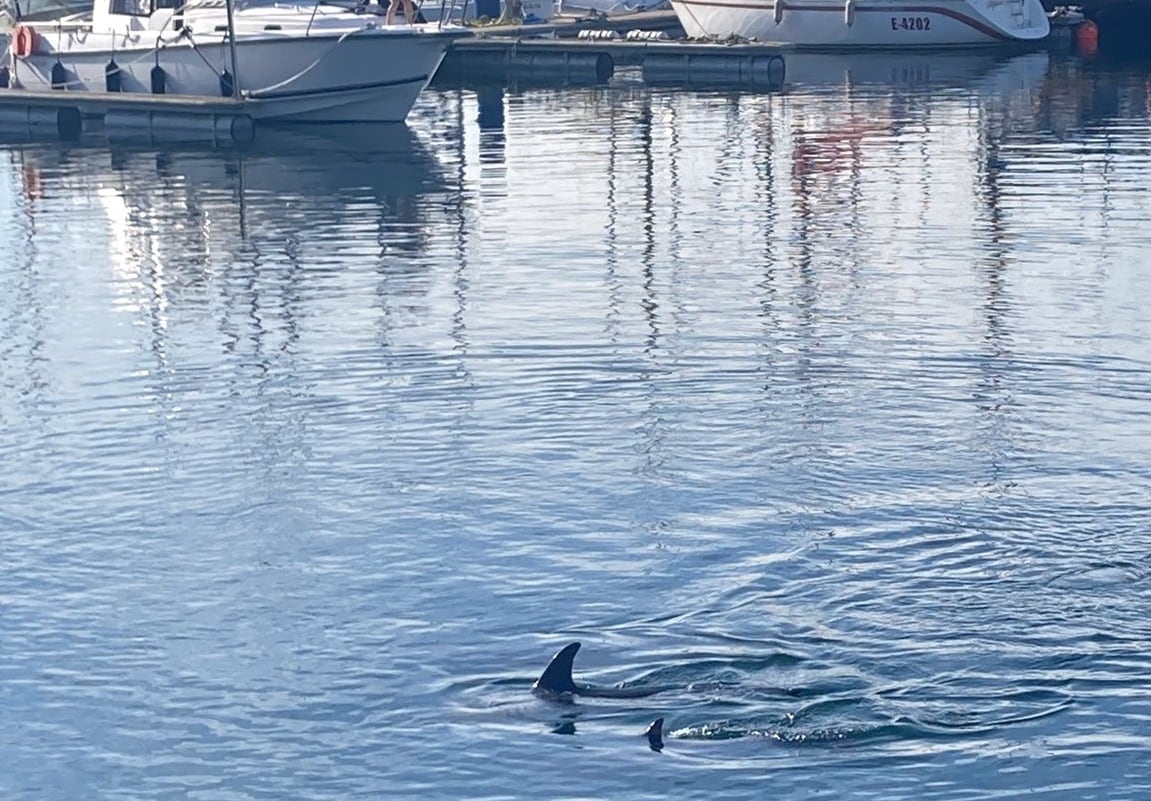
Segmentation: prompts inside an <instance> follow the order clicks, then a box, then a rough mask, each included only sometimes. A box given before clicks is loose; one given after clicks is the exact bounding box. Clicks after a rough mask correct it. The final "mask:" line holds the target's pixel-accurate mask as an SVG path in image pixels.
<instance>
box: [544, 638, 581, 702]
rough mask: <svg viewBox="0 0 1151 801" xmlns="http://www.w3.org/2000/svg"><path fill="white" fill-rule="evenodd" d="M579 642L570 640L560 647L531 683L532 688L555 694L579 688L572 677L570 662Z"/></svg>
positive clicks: (570, 691) (578, 646) (572, 691)
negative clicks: (533, 682)
mask: <svg viewBox="0 0 1151 801" xmlns="http://www.w3.org/2000/svg"><path fill="white" fill-rule="evenodd" d="M579 648H580V644H579V643H578V642H571V643H568V644H567V645H565V646H564V647H563V648H561V649H560V650H559V651H558V652H557V653H556V655H555V656H553V657H552V661H550V662H548V666H547V667H546V668H544V672H543V673H541V674H540V677H539V678H538V679H536V683H535V684H533V685H532V689H533V690H536V691H542V692H546V693H553V694H555V695H562V694H563V693H574V692H577V691H578V690H579V687H577V686H576V683H575V681H574V680H573V679H572V663H573V662H574V661H575V655H576V652H577V651H578V650H579Z"/></svg>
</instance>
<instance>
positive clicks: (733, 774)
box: [0, 51, 1151, 801]
mask: <svg viewBox="0 0 1151 801" xmlns="http://www.w3.org/2000/svg"><path fill="white" fill-rule="evenodd" d="M1149 89H1151V69H1149V68H1148V67H1147V66H1146V65H1142V64H1130V63H1110V64H1109V63H1104V62H1084V61H1082V60H1080V59H1078V58H1075V57H1071V56H1065V55H1062V54H1057V53H1052V52H1046V51H1042V52H1033V53H1025V54H1020V55H1016V56H1006V55H995V54H992V53H973V54H934V55H933V54H923V55H905V56H892V55H878V54H876V55H869V56H855V57H848V56H832V55H822V56H806V57H804V56H799V55H795V56H789V57H788V61H787V81H786V85H785V86H784V88H783V89H782V90H781V91H772V92H740V91H733V90H721V89H683V88H678V89H677V88H653V87H651V86H649V85H647V84H645V83H644V82H643V81H642V80H641V79H640V78H639V77H638V76H637V75H636V73H635V72H634V71H632V70H627V69H623V70H617V72H616V75H615V76H614V77H613V78H612V80H611V82H610V83H608V84H607V85H603V86H592V87H567V88H563V87H553V88H546V87H539V88H517V87H516V86H514V85H494V86H486V87H479V86H459V87H447V86H439V87H437V86H433V87H432V88H430V89H429V90H428V91H427V93H426V94H425V95H424V96H423V97H422V99H421V100H420V102H419V104H418V105H417V107H416V109H415V111H414V112H413V114H412V116H411V119H410V122H409V124H408V125H407V126H406V127H405V126H400V127H390V128H384V129H381V128H367V129H362V128H352V129H343V128H333V127H326V128H319V129H285V130H269V131H264V130H261V131H258V132H257V136H256V140H255V141H254V142H253V143H251V144H250V145H247V146H244V147H240V148H220V147H210V146H203V147H199V146H193V145H163V144H149V143H135V144H133V143H124V144H109V143H108V142H107V141H105V140H103V139H101V138H99V137H95V138H89V137H86V138H84V139H81V141H79V142H75V143H66V142H59V141H50V140H47V139H42V138H40V139H38V138H35V137H30V136H26V135H25V134H23V133H21V132H18V131H17V132H11V133H10V134H9V135H7V137H6V138H5V139H4V141H3V144H0V254H2V259H0V465H2V471H0V566H2V569H0V798H4V799H6V800H7V801H65V800H68V801H72V800H73V799H76V800H80V799H83V801H97V800H103V799H116V800H118V801H119V800H123V801H128V800H129V799H140V801H144V800H145V799H147V801H156V800H157V799H194V800H195V801H209V800H210V801H217V800H220V801H223V800H225V799H226V800H227V801H257V800H259V799H277V800H279V799H301V800H302V799H315V800H317V801H318V800H320V799H324V800H325V801H326V800H328V799H331V800H333V801H335V800H336V799H338V800H339V801H352V799H382V798H389V799H392V798H395V799H429V800H434V799H452V800H453V801H454V800H455V799H460V798H467V799H517V798H539V799H589V798H612V799H701V800H702V799H720V798H723V799H730V798H780V799H789V801H799V800H800V799H841V798H853V799H877V801H878V800H879V799H882V800H883V801H893V800H903V799H906V800H907V801H912V799H914V800H915V801H923V800H924V799H949V801H958V800H960V799H989V798H1000V799H1014V798H1022V797H1027V798H1032V799H1068V800H1069V801H1070V800H1071V799H1074V800H1075V801H1082V800H1083V799H1142V798H1146V797H1147V796H1148V793H1149V792H1151V750H1149V748H1148V745H1149V741H1151V740H1149V738H1151V731H1149V728H1148V725H1149V724H1148V721H1149V720H1151V692H1149V690H1151V686H1149V679H1148V677H1149V676H1151V647H1149V646H1151V622H1149V621H1151V592H1149V589H1151V512H1149V505H1151V504H1149V490H1151V462H1149V461H1148V459H1147V456H1146V454H1147V452H1148V449H1149V447H1151V416H1149V415H1148V414H1147V408H1148V405H1149V403H1151V349H1149V345H1148V343H1149V342H1151V309H1149V307H1148V304H1147V303H1146V302H1145V297H1144V294H1143V293H1144V291H1145V288H1146V284H1145V283H1144V279H1145V278H1146V276H1147V274H1148V271H1149V270H1151V256H1148V249H1147V244H1148V233H1147V221H1148V220H1149V219H1151V178H1149V176H1151V127H1149V124H1148V123H1149V118H1151V91H1149ZM1141 287H1143V289H1141ZM573 640H578V641H580V642H582V643H583V648H582V650H581V652H580V654H579V658H578V659H577V662H576V678H577V680H578V681H580V682H586V683H591V684H596V685H607V686H615V685H619V684H622V685H625V686H629V687H638V688H645V687H652V688H654V687H657V686H658V687H660V688H663V691H662V692H659V693H657V694H654V695H651V696H650V697H645V698H634V699H611V698H588V697H581V698H576V699H574V701H573V702H572V703H557V702H555V701H554V700H547V699H541V698H536V697H534V696H533V695H532V694H531V692H530V687H531V684H532V682H533V680H534V679H535V678H536V677H537V676H538V675H539V672H540V671H541V670H542V668H543V667H544V665H545V664H546V663H547V660H548V659H549V658H550V656H551V655H552V654H553V653H554V652H555V651H556V650H558V649H559V648H560V647H562V646H563V645H564V644H565V643H567V642H570V641H573ZM657 717H663V718H664V719H665V721H666V722H665V731H666V732H667V737H666V745H665V747H664V748H663V750H662V751H660V752H655V751H653V750H652V749H651V748H649V747H648V743H647V741H646V740H645V739H644V737H643V736H642V733H643V731H644V729H645V728H646V726H647V725H648V724H649V723H650V722H651V721H652V720H653V719H655V718H657Z"/></svg>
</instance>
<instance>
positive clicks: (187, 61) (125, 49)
mask: <svg viewBox="0 0 1151 801" xmlns="http://www.w3.org/2000/svg"><path fill="white" fill-rule="evenodd" d="M180 2H181V0H95V4H94V5H93V7H92V9H91V11H90V12H88V13H82V14H74V15H69V16H62V17H58V18H56V19H53V20H41V21H37V22H34V23H33V22H26V21H23V20H21V21H20V22H19V24H17V26H16V27H15V29H14V30H13V31H12V34H11V42H10V44H9V46H8V53H9V57H8V58H7V59H6V61H7V66H8V69H9V71H10V77H9V81H10V83H11V85H12V86H13V87H16V88H23V89H58V90H62V91H68V92H85V93H109V94H111V93H116V92H120V93H135V94H137V95H140V94H164V95H170V96H193V97H216V98H219V97H221V96H222V97H232V96H235V97H238V98H244V99H247V100H250V101H254V102H251V103H248V104H246V110H247V111H248V112H249V113H250V114H251V116H252V117H253V118H254V119H257V120H274V121H292V122H402V121H403V120H404V119H405V118H406V117H407V114H408V112H409V111H410V110H411V108H412V106H413V105H414V104H415V101H416V99H417V97H418V96H419V94H420V92H421V91H422V90H423V88H424V87H425V86H426V85H427V84H428V82H429V81H430V80H431V79H432V77H433V75H434V74H435V72H436V70H437V69H438V67H439V65H440V63H441V62H442V61H443V58H444V55H445V54H446V52H447V49H448V47H449V46H450V43H451V41H452V40H453V39H454V38H457V37H460V36H467V35H468V31H467V29H465V28H463V27H462V26H458V25H447V24H444V25H441V24H431V23H426V24H414V25H409V24H407V23H404V24H395V25H387V24H384V22H383V20H382V19H381V18H380V17H378V16H376V15H374V14H363V13H356V12H355V11H352V10H348V9H347V8H342V7H339V6H333V5H327V4H325V3H322V2H319V0H316V2H312V3H309V2H302V1H300V0H287V1H286V2H285V1H283V0H280V1H279V2H268V1H267V0H265V2H259V1H258V0H257V1H256V2H252V1H251V0H248V2H244V0H237V2H235V3H234V4H233V3H231V2H229V1H228V0H189V2H187V3H185V4H182V5H179V3H180ZM230 31H234V36H232V35H230V34H229V32H230Z"/></svg>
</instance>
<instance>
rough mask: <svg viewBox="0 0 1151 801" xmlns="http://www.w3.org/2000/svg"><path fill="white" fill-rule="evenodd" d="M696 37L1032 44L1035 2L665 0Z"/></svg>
mask: <svg viewBox="0 0 1151 801" xmlns="http://www.w3.org/2000/svg"><path fill="white" fill-rule="evenodd" d="M672 8H674V9H675V12H676V16H677V17H678V18H679V21H680V24H681V25H682V26H683V28H684V31H685V32H686V33H687V35H688V36H689V37H691V38H696V39H729V38H737V39H748V40H754V41H760V42H768V43H777V44H782V45H795V46H801V47H894V48H907V47H939V46H948V45H980V44H994V43H1004V42H1020V41H1035V40H1039V39H1042V38H1044V37H1045V36H1047V34H1048V32H1049V31H1050V22H1049V20H1048V17H1047V12H1046V10H1045V9H1044V7H1043V4H1042V2H1041V0H920V1H919V2H913V3H909V2H907V0H672Z"/></svg>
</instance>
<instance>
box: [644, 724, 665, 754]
mask: <svg viewBox="0 0 1151 801" xmlns="http://www.w3.org/2000/svg"><path fill="white" fill-rule="evenodd" d="M644 735H645V736H646V737H647V744H648V745H650V746H651V750H652V751H661V750H663V718H656V719H655V720H653V721H652V722H651V725H650V726H648V727H647V731H645V732H644Z"/></svg>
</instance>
